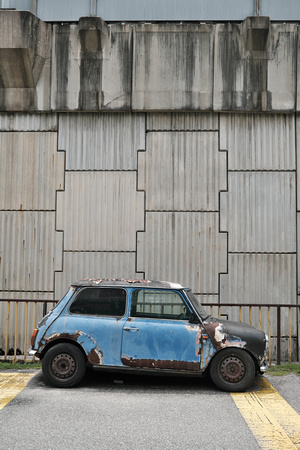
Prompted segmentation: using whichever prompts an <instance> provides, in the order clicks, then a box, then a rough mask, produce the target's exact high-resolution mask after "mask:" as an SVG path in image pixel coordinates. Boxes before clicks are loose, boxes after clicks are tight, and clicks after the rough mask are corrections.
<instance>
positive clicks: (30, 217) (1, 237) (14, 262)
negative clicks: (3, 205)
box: [0, 211, 62, 292]
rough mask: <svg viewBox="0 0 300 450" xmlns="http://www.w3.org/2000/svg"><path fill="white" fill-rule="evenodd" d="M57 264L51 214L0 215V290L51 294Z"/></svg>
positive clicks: (57, 238) (58, 240) (58, 245)
mask: <svg viewBox="0 0 300 450" xmlns="http://www.w3.org/2000/svg"><path fill="white" fill-rule="evenodd" d="M61 263H62V233H57V232H56V231H55V213H54V212H36V211H35V212H33V211H13V212H12V211H5V212H4V211H1V212H0V273H1V278H0V290H3V291H41V292H42V291H53V288H54V271H55V270H61Z"/></svg>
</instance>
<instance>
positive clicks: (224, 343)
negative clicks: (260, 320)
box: [203, 317, 266, 358]
mask: <svg viewBox="0 0 300 450" xmlns="http://www.w3.org/2000/svg"><path fill="white" fill-rule="evenodd" d="M203 326H204V328H205V330H206V331H207V334H208V335H209V337H210V338H211V340H212V342H213V343H214V345H215V346H216V347H217V348H218V349H219V350H220V349H221V348H226V347H240V348H245V349H247V350H249V351H250V352H251V353H253V354H254V355H255V356H256V357H257V358H260V357H263V355H264V351H265V346H266V335H265V333H264V332H263V331H261V330H257V329H256V328H255V327H253V326H251V325H248V324H245V323H241V322H233V321H229V320H221V319H215V318H213V317H210V318H209V319H207V320H205V322H204V323H203Z"/></svg>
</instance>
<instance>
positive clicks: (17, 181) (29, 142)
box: [0, 132, 64, 210]
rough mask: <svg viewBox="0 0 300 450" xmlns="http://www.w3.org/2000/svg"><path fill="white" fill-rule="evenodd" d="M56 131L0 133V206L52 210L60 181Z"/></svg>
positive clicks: (61, 160)
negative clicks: (0, 194)
mask: <svg viewBox="0 0 300 450" xmlns="http://www.w3.org/2000/svg"><path fill="white" fill-rule="evenodd" d="M56 146H57V134H56V133H32V132H31V133H15V132H13V133H5V132H3V133H0V148H1V156H0V161H1V164H0V191H1V192H2V193H3V194H4V195H2V196H1V197H0V209H1V210H12V209H13V210H36V209H42V210H54V209H55V198H56V197H55V196H56V190H59V189H63V185H64V154H63V153H62V152H61V153H58V152H57V151H56Z"/></svg>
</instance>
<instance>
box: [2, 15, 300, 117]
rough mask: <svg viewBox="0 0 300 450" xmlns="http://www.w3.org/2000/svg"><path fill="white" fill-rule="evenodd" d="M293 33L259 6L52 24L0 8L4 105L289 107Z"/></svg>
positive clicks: (6, 107) (56, 107)
mask: <svg viewBox="0 0 300 450" xmlns="http://www.w3.org/2000/svg"><path fill="white" fill-rule="evenodd" d="M297 33H298V31H297V25H296V24H291V23H289V24H286V23H271V22H270V19H269V17H262V16H251V17H247V18H246V19H245V20H244V21H243V22H242V23H232V24H230V23H227V24H225V23H219V24H184V23H183V24H134V25H131V24H110V25H108V24H106V23H105V22H104V21H103V20H102V19H101V18H100V17H83V18H81V19H80V20H79V22H78V23H77V24H54V25H51V24H45V23H44V22H42V21H40V20H39V19H37V18H36V17H35V16H33V15H32V14H31V13H28V12H24V11H0V110H2V111H16V110H23V111H24V110H36V111H47V110H49V109H51V110H53V111H130V110H133V111H141V112H144V111H248V112H250V111H268V112H278V111H281V112H292V111H295V109H296V98H297V90H296V87H297V76H296V73H297V70H296V67H297V54H299V52H298V53H297ZM51 47H52V55H51V57H50V53H49V52H50V48H51ZM50 92H51V101H50Z"/></svg>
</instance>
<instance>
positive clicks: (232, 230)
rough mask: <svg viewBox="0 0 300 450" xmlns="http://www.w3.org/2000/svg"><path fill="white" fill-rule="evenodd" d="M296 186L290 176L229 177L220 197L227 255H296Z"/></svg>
mask: <svg viewBox="0 0 300 450" xmlns="http://www.w3.org/2000/svg"><path fill="white" fill-rule="evenodd" d="M295 191H296V186H295V173H292V172H257V173H255V172H251V173H249V172H248V173H247V172H244V173H234V172H232V173H229V177H228V193H223V192H222V193H221V197H220V198H221V205H220V211H221V231H228V242H229V248H228V250H229V251H230V252H252V253H255V252H258V253H289V252H295V251H296V192H295Z"/></svg>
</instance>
